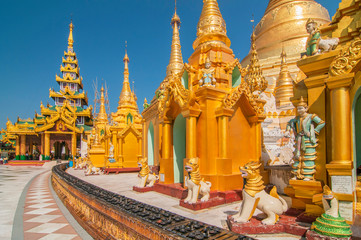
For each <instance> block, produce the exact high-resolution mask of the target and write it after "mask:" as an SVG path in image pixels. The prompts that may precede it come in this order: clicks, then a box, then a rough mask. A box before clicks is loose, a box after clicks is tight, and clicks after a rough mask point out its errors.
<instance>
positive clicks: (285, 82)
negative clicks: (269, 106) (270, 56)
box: [276, 48, 293, 107]
mask: <svg viewBox="0 0 361 240" xmlns="http://www.w3.org/2000/svg"><path fill="white" fill-rule="evenodd" d="M286 57H287V55H286V52H285V50H284V48H282V53H281V70H280V75H279V77H278V80H277V82H276V104H277V107H280V106H284V105H291V104H292V103H291V101H290V98H291V97H293V79H292V77H291V74H290V72H289V71H288V65H287V61H286Z"/></svg>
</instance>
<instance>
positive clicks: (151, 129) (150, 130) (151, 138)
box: [147, 122, 154, 166]
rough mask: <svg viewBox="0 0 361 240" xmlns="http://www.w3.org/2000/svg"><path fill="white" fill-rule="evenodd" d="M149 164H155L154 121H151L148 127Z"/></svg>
mask: <svg viewBox="0 0 361 240" xmlns="http://www.w3.org/2000/svg"><path fill="white" fill-rule="evenodd" d="M147 141H148V165H150V166H152V165H154V127H153V123H152V122H150V123H149V127H148V137H147Z"/></svg>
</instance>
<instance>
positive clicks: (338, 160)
mask: <svg viewBox="0 0 361 240" xmlns="http://www.w3.org/2000/svg"><path fill="white" fill-rule="evenodd" d="M353 78H354V74H353V73H351V74H346V75H342V76H336V77H330V78H329V79H328V80H327V86H328V88H329V89H330V106H331V114H330V116H331V117H330V120H331V122H330V123H327V122H326V124H330V126H331V161H330V163H329V164H327V165H326V168H327V171H328V173H329V175H330V178H331V182H330V185H331V189H332V191H333V192H334V193H335V194H336V196H337V198H338V200H339V206H340V207H339V209H340V214H341V216H342V217H344V218H345V219H346V220H348V221H350V222H351V221H352V220H353V212H352V204H353V200H354V199H353V198H354V197H353V189H354V186H353V180H352V179H353V177H352V168H353V163H352V147H351V103H350V86H351V83H352V82H353Z"/></svg>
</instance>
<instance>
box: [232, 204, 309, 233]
mask: <svg viewBox="0 0 361 240" xmlns="http://www.w3.org/2000/svg"><path fill="white" fill-rule="evenodd" d="M288 212H289V213H290V214H291V215H288ZM294 213H296V214H297V210H294V209H289V210H288V211H287V212H286V213H284V214H282V215H280V219H279V221H278V222H277V223H276V224H274V225H264V224H262V222H261V220H262V219H260V218H258V217H252V218H251V219H250V220H249V221H248V222H246V223H238V222H235V221H234V219H233V217H232V216H231V215H228V217H227V223H228V226H229V228H230V230H231V231H232V232H236V233H239V234H270V233H275V234H276V233H289V234H293V235H298V236H303V235H304V234H305V233H306V231H307V230H309V227H308V226H307V225H305V224H299V223H298V222H297V216H293V214H294Z"/></svg>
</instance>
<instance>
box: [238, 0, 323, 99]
mask: <svg viewBox="0 0 361 240" xmlns="http://www.w3.org/2000/svg"><path fill="white" fill-rule="evenodd" d="M309 18H312V19H315V20H316V21H317V22H318V23H319V25H322V24H327V23H328V22H329V21H330V17H329V14H328V11H327V9H326V8H324V7H323V6H321V5H320V4H319V3H317V2H316V1H315V0H301V1H289V0H269V2H268V6H267V8H266V10H265V13H264V15H263V17H262V19H261V20H260V22H259V23H258V24H257V25H256V28H255V35H256V36H255V37H256V38H255V43H256V46H257V51H258V54H259V59H260V64H261V68H262V71H263V74H264V76H265V78H266V79H267V81H268V85H269V86H268V89H267V90H266V92H271V93H273V91H274V88H275V87H276V80H277V78H278V75H279V72H280V67H281V61H282V59H280V58H279V56H280V54H281V52H282V49H284V51H285V52H286V53H287V55H288V57H287V60H288V61H287V65H288V68H289V71H290V74H291V76H292V78H293V79H294V81H297V82H298V81H299V80H301V79H302V78H303V77H304V76H303V75H302V74H301V73H300V71H299V69H298V68H297V64H296V62H297V61H298V60H299V59H300V58H301V53H303V52H305V44H306V40H307V37H308V34H307V32H306V30H305V28H304V26H305V24H306V21H307V20H308V19H309ZM250 58H251V52H250V53H249V54H248V56H246V57H245V58H244V59H243V60H242V62H241V64H242V66H246V65H247V64H249V62H250Z"/></svg>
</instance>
